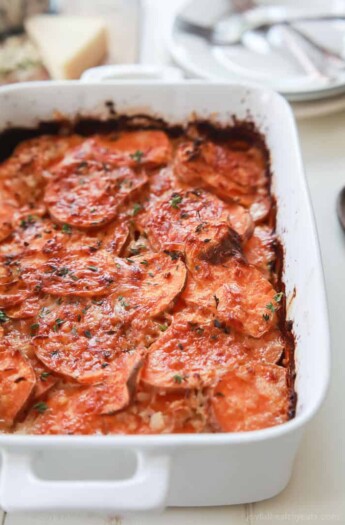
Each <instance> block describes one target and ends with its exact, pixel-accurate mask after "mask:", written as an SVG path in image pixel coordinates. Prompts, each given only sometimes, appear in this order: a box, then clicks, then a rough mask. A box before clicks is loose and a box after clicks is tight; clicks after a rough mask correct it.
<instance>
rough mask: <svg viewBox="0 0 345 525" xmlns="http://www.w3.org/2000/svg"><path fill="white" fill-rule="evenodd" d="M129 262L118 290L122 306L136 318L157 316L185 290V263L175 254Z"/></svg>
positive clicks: (152, 256)
mask: <svg viewBox="0 0 345 525" xmlns="http://www.w3.org/2000/svg"><path fill="white" fill-rule="evenodd" d="M118 261H120V260H118ZM127 261H128V262H127V271H128V273H127V275H126V277H125V278H124V279H123V280H122V281H121V282H119V283H118V286H117V288H116V290H117V293H118V294H119V297H120V299H119V302H120V304H121V303H122V305H124V308H125V309H126V311H127V312H128V313H131V314H133V315H140V316H141V317H143V316H149V317H151V318H152V317H155V316H158V315H159V314H161V313H162V312H164V311H165V310H166V309H168V308H169V307H170V305H171V304H172V302H173V301H174V299H175V298H176V297H177V296H178V295H179V294H180V293H181V292H182V290H183V287H184V285H185V281H186V275H187V270H186V267H185V264H184V262H183V261H182V260H181V259H180V258H179V256H178V254H177V253H176V252H170V253H168V254H165V253H159V254H158V253H154V254H149V253H147V254H143V255H140V256H135V257H132V258H130V259H128V260H127ZM118 264H120V263H119V262H118Z"/></svg>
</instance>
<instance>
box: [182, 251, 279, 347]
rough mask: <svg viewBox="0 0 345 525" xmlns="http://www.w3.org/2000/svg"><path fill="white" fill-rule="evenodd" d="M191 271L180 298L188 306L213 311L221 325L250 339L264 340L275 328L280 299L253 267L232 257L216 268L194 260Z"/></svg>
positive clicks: (190, 267) (189, 266)
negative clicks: (223, 324) (263, 337)
mask: <svg viewBox="0 0 345 525" xmlns="http://www.w3.org/2000/svg"><path fill="white" fill-rule="evenodd" d="M188 268H189V269H190V274H189V276H188V279H187V283H186V287H185V290H184V292H183V294H182V296H181V297H182V299H183V300H184V301H185V302H186V303H187V304H188V305H193V306H194V307H195V308H199V309H200V308H203V309H206V310H208V311H210V312H212V313H213V315H214V316H216V317H217V318H218V319H219V320H220V321H221V322H225V323H226V324H229V325H230V326H232V327H233V328H235V329H236V330H237V331H239V332H241V333H243V334H245V335H249V336H251V337H261V336H262V335H263V334H265V333H266V332H268V331H269V330H270V329H271V328H273V327H274V326H275V325H276V321H277V318H276V310H278V309H279V307H280V304H279V303H280V301H277V300H276V299H279V297H278V296H277V293H276V291H275V290H274V288H273V286H272V285H271V283H270V282H269V281H267V279H265V278H264V277H263V275H262V274H261V272H260V271H259V270H257V269H256V268H254V266H250V265H247V264H245V263H243V262H241V261H238V260H237V259H236V258H234V257H232V258H231V259H229V260H228V261H227V262H224V263H223V264H220V265H213V266H212V265H210V264H208V263H206V262H204V261H202V260H200V261H198V262H196V261H195V260H194V264H193V266H191V265H190V264H189V265H188ZM205 283H207V286H205ZM215 297H216V298H217V299H216V303H217V304H216V303H215Z"/></svg>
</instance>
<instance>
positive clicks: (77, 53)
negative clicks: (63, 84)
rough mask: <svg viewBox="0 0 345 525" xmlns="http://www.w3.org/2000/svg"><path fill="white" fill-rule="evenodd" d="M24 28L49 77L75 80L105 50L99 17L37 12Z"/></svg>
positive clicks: (103, 54)
mask: <svg viewBox="0 0 345 525" xmlns="http://www.w3.org/2000/svg"><path fill="white" fill-rule="evenodd" d="M25 29H26V31H27V33H28V35H29V37H30V38H31V39H32V41H33V42H34V43H35V44H36V46H37V47H38V49H39V52H40V55H41V58H42V61H43V63H44V65H45V67H46V68H47V70H48V72H49V74H50V76H51V77H52V78H53V79H57V80H63V79H77V78H79V77H80V75H81V74H82V73H83V71H85V69H88V68H89V67H94V66H97V65H98V64H100V63H101V62H102V60H103V59H104V57H105V55H106V53H107V31H106V26H105V23H104V21H103V20H102V19H97V18H93V17H92V18H91V17H78V16H63V15H37V16H33V17H31V18H29V19H28V20H27V21H26V23H25Z"/></svg>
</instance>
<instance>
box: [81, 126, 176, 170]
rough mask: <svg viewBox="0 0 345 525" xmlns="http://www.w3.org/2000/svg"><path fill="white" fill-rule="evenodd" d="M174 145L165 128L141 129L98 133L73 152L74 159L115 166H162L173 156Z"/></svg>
mask: <svg viewBox="0 0 345 525" xmlns="http://www.w3.org/2000/svg"><path fill="white" fill-rule="evenodd" d="M171 154H172V148H171V144H170V141H169V138H168V136H167V135H166V133H164V132H163V131H156V130H140V131H128V132H125V133H121V134H117V133H111V134H109V135H96V136H94V137H92V138H90V139H87V140H85V141H84V142H83V144H82V145H81V146H80V147H77V148H76V149H75V150H74V151H73V152H72V157H73V158H78V159H84V160H85V159H93V160H97V161H99V162H106V163H108V164H110V165H113V166H130V167H137V166H143V165H149V166H160V165H163V164H167V163H168V162H169V160H170V158H171Z"/></svg>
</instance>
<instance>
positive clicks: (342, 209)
mask: <svg viewBox="0 0 345 525" xmlns="http://www.w3.org/2000/svg"><path fill="white" fill-rule="evenodd" d="M336 206H337V215H338V219H339V222H340V225H341V227H342V228H343V230H344V231H345V187H344V188H342V189H341V190H340V192H339V193H338V197H337V204H336Z"/></svg>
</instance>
